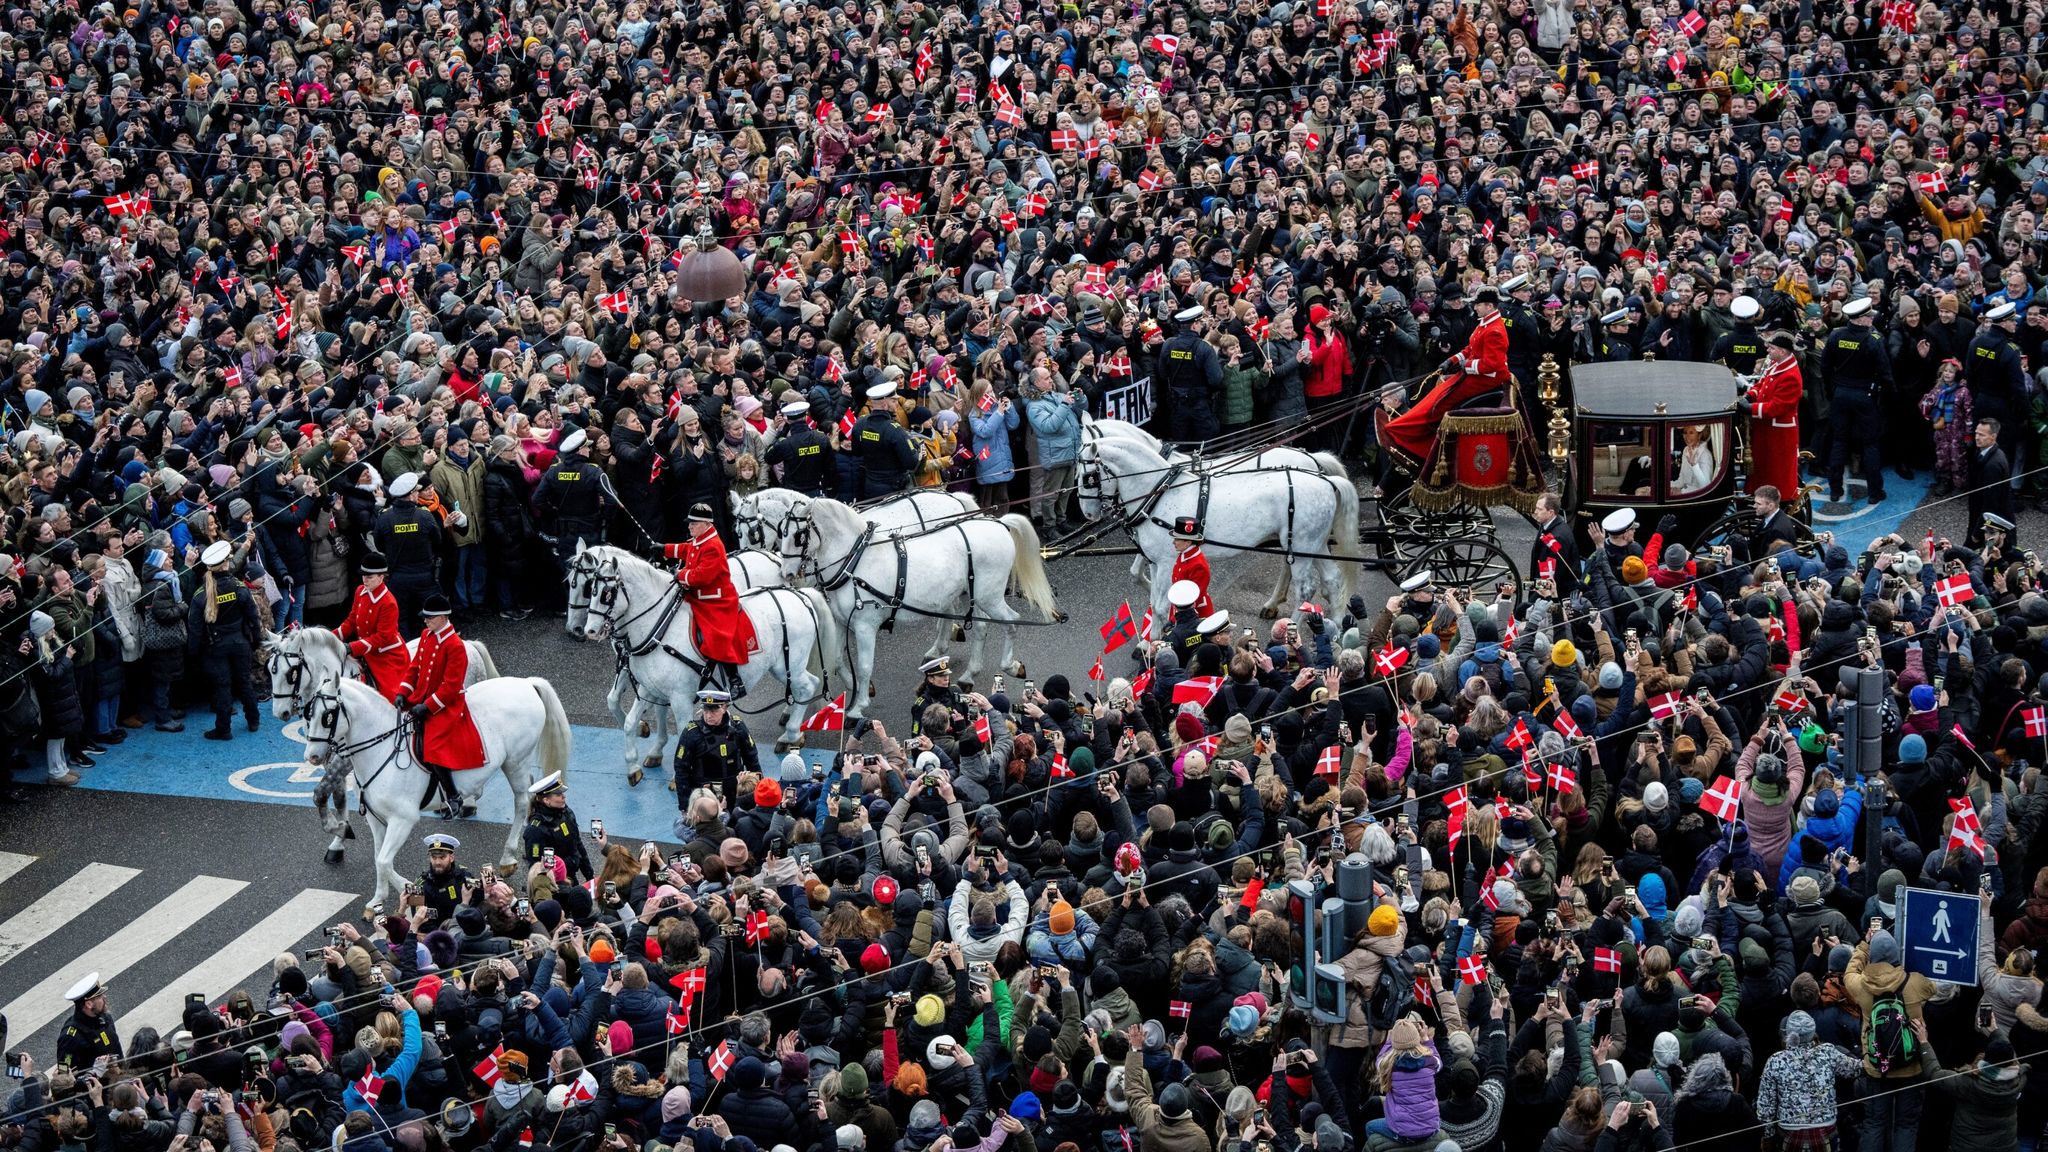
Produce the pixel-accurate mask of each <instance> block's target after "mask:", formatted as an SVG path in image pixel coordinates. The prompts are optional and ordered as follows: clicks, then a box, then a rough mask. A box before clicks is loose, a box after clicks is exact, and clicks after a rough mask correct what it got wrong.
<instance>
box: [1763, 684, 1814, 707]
mask: <svg viewBox="0 0 2048 1152" xmlns="http://www.w3.org/2000/svg"><path fill="white" fill-rule="evenodd" d="M1771 707H1773V708H1776V709H1777V710H1778V711H1780V712H1797V711H1799V710H1800V709H1801V708H1804V707H1806V693H1804V692H1801V691H1799V690H1798V689H1796V688H1790V687H1787V688H1780V689H1779V690H1778V694H1777V695H1776V696H1773V697H1771Z"/></svg>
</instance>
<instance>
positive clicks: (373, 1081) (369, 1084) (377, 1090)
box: [356, 1070, 384, 1108]
mask: <svg viewBox="0 0 2048 1152" xmlns="http://www.w3.org/2000/svg"><path fill="white" fill-rule="evenodd" d="M383 1091H384V1078H383V1077H382V1076H379V1075H377V1073H376V1072H375V1071H374V1070H372V1071H369V1072H365V1073H363V1078H362V1079H361V1080H358V1081H356V1095H358V1096H361V1097H362V1098H363V1103H365V1104H368V1105H370V1106H371V1107H372V1108H374V1107H376V1106H377V1097H378V1096H379V1095H380V1094H382V1093H383Z"/></svg>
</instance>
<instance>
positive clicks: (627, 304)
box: [597, 288, 633, 316]
mask: <svg viewBox="0 0 2048 1152" xmlns="http://www.w3.org/2000/svg"><path fill="white" fill-rule="evenodd" d="M597 302H598V303H599V304H602V305H604V307H605V309H606V310H607V311H611V312H617V313H618V314H619V315H621V316H623V315H625V314H626V313H627V312H629V311H631V310H632V308H633V300H632V297H631V296H630V295H628V294H627V292H626V290H625V289H624V288H621V289H619V290H618V291H617V292H614V293H612V294H611V295H609V296H600V297H598V299H597Z"/></svg>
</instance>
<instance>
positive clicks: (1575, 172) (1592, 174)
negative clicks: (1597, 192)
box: [1572, 160, 1600, 180]
mask: <svg viewBox="0 0 2048 1152" xmlns="http://www.w3.org/2000/svg"><path fill="white" fill-rule="evenodd" d="M1599 178H1600V162H1599V161H1598V160H1586V161H1582V162H1580V163H1578V164H1574V165H1572V179H1574V180H1598V179H1599Z"/></svg>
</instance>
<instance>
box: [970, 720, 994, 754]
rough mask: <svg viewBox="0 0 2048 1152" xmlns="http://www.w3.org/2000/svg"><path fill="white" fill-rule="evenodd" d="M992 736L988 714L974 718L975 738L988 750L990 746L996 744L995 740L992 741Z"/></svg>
mask: <svg viewBox="0 0 2048 1152" xmlns="http://www.w3.org/2000/svg"><path fill="white" fill-rule="evenodd" d="M990 735H991V734H990V732H989V726H988V716H987V714H986V713H984V714H982V715H980V716H976V717H975V718H974V738H975V739H976V740H979V741H981V746H982V747H984V748H986V747H988V746H989V745H990V744H993V743H995V741H994V740H992V739H990Z"/></svg>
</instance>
